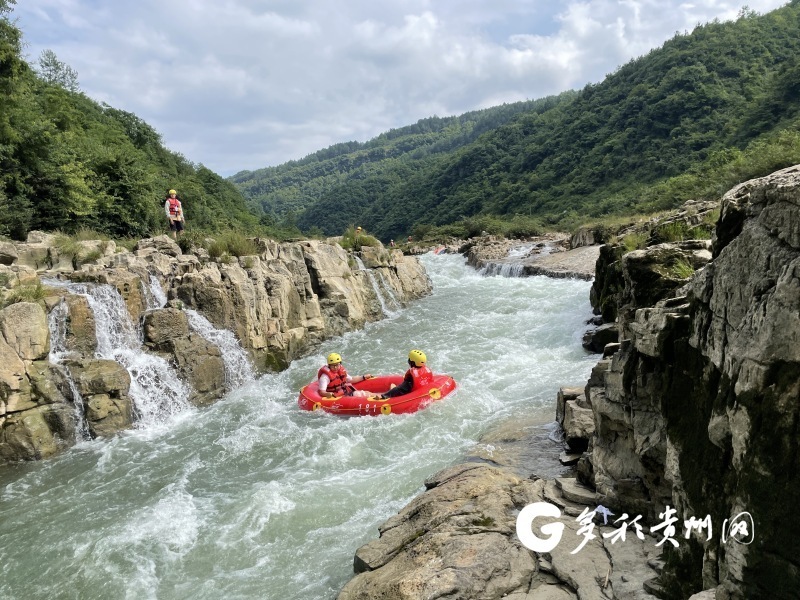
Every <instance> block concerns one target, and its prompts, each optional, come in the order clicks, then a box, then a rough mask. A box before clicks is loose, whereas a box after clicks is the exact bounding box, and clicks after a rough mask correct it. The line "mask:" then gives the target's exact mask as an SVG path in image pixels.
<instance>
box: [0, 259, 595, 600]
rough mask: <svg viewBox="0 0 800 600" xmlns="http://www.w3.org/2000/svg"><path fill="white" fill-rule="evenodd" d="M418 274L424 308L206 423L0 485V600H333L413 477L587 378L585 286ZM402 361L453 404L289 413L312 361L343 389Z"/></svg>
mask: <svg viewBox="0 0 800 600" xmlns="http://www.w3.org/2000/svg"><path fill="white" fill-rule="evenodd" d="M422 261H423V262H424V264H425V266H426V268H427V270H428V273H429V274H430V276H431V280H432V281H433V285H434V291H433V294H432V295H431V296H429V297H427V298H424V299H422V300H419V301H416V302H414V303H412V304H411V305H410V306H409V307H408V308H406V309H404V310H402V311H399V312H398V313H397V314H396V315H395V317H394V318H392V319H386V320H383V321H380V322H377V323H372V324H370V325H368V326H367V327H366V328H365V329H364V330H362V331H357V332H353V333H349V334H347V335H345V336H343V337H341V338H336V339H332V340H328V341H327V342H325V343H324V344H323V346H322V347H320V348H319V349H318V350H317V351H316V352H315V353H314V354H313V355H310V356H307V357H305V358H303V359H300V360H297V361H295V362H294V363H292V365H291V366H290V367H289V369H287V370H286V371H284V372H281V373H278V374H270V375H265V376H262V377H260V378H258V379H252V380H249V381H247V382H245V383H244V384H243V385H241V386H239V387H238V388H237V389H235V390H233V391H232V392H231V393H229V394H228V395H227V396H226V397H224V398H223V399H222V400H220V401H218V402H217V403H215V404H214V405H212V406H210V407H208V408H206V409H198V410H188V411H183V412H181V413H178V414H172V415H170V414H165V415H163V419H162V421H161V423H160V424H158V425H154V424H151V421H145V422H144V423H143V426H141V427H139V428H137V429H135V430H132V431H128V432H125V433H123V434H121V435H118V436H115V437H113V438H111V439H104V440H95V441H91V442H85V443H82V444H80V445H79V446H77V447H75V448H73V449H72V450H69V451H67V452H65V453H64V454H62V455H60V456H58V457H56V458H53V459H49V460H46V461H42V462H38V463H29V464H20V465H14V466H12V467H9V468H7V469H5V470H2V471H0V539H2V544H0V597H3V598H44V597H59V598H159V599H160V600H167V599H172V598H193V599H209V600H210V599H218V598H227V597H234V598H268V599H275V600H287V599H296V600H301V599H302V600H309V599H327V600H330V599H333V598H335V597H336V595H337V593H338V591H339V590H340V589H341V587H342V586H343V585H344V583H345V582H346V581H347V580H348V579H349V578H350V576H351V575H352V562H353V554H354V552H355V550H356V549H357V548H358V547H359V546H360V545H362V544H363V543H365V542H367V541H368V540H370V539H374V538H375V537H377V535H378V533H377V527H378V525H380V524H381V523H383V522H384V521H385V520H386V519H387V518H389V517H391V516H392V515H394V514H395V513H396V512H397V511H398V510H399V509H400V508H402V507H403V506H404V505H405V504H406V503H407V502H408V501H409V500H410V499H411V498H413V497H414V496H415V495H417V494H418V493H419V492H420V491H421V490H422V489H423V486H422V483H423V481H424V480H425V478H426V477H428V476H430V475H431V474H433V473H434V472H436V471H438V470H440V469H441V468H443V467H445V466H448V465H451V464H453V463H455V462H458V461H459V460H460V458H461V457H462V456H463V455H464V453H465V452H466V451H467V450H468V449H469V448H471V447H472V446H473V445H474V444H475V442H476V440H477V439H478V438H479V436H480V435H481V433H482V432H484V431H486V429H487V428H489V427H490V426H492V425H493V424H495V423H498V422H500V421H503V420H507V419H510V418H515V417H519V416H521V415H531V414H533V415H539V416H541V417H542V418H543V419H546V420H552V419H553V418H554V414H555V396H556V392H557V390H558V387H559V386H561V385H570V384H572V385H575V384H578V385H580V384H582V383H583V382H584V381H585V380H586V378H587V376H588V374H589V371H590V370H591V367H592V366H593V365H594V363H595V362H596V356H591V355H586V354H585V352H584V351H583V350H582V348H581V344H580V340H581V335H582V333H583V331H584V329H585V321H586V319H588V318H589V317H590V316H591V308H590V306H589V302H588V295H589V284H588V283H587V282H584V281H577V280H557V279H547V278H545V277H527V278H516V279H509V278H496V277H495V278H486V277H482V276H480V275H479V274H478V273H476V272H475V271H474V270H473V269H471V268H470V267H468V266H466V264H465V260H464V258H463V257H461V256H458V255H448V254H443V255H440V256H433V255H432V254H429V255H425V256H423V257H422ZM98 289H100V288H98ZM84 293H86V294H88V297H90V298H92V299H93V300H94V302H95V303H96V304H99V305H105V306H107V307H111V306H118V305H117V304H115V303H117V302H121V298H120V299H119V300H117V299H116V298H118V297H119V295H118V294H117V295H116V298H113V297H112V296H113V294H111V292H110V291H108V290H106V291H104V292H94V291H89V290H85V291H84ZM100 294H108V297H105V296H104V297H103V298H101V297H100ZM94 308H95V310H96V314H99V313H101V312H102V306H97V307H94ZM120 312H124V307H123V310H122V311H120ZM110 318H111V317H110V316H109V319H110ZM97 322H98V331H100V330H101V329H102V330H103V331H105V332H106V333H105V334H104V335H105V336H106V338H107V339H106V341H104V342H103V348H104V349H105V350H104V351H106V352H110V353H112V354H115V355H116V356H119V357H122V356H123V355H125V354H127V353H130V354H136V353H138V354H142V353H141V352H139V351H138V350H135V349H131V348H130V347H129V346H126V345H125V342H123V340H124V339H128V340H131V339H132V338H131V336H134V337H136V336H137V334H136V330H135V328H133V326H132V324H129V325H119V324H118V325H117V326H116V327H112V326H111V325H110V324H109V323H108V322H106V321H104V320H103V318H102V317H97ZM101 323H103V325H102V327H101ZM112 338H114V339H117V340H118V341H112ZM138 347H139V346H138V337H137V341H136V348H138ZM414 347H419V348H421V349H423V350H424V351H425V352H426V353H427V355H428V359H429V363H430V365H431V367H432V368H433V370H434V371H437V372H445V373H449V374H451V375H453V377H455V379H456V381H458V384H459V389H458V391H457V392H456V393H455V394H453V395H452V396H450V397H449V398H447V399H446V400H445V401H442V402H438V403H435V404H433V405H431V406H430V407H428V408H427V409H425V410H423V411H420V412H418V413H415V414H410V415H391V416H387V417H358V418H351V419H342V418H337V417H333V416H330V415H325V414H320V413H316V412H304V411H301V410H299V408H298V406H297V394H298V390H299V389H300V387H301V386H303V385H304V384H305V383H307V382H308V381H309V380H311V379H312V378H313V377H314V375H315V374H316V371H317V369H318V368H319V366H320V365H321V364H323V362H324V357H325V356H326V354H327V353H329V352H333V351H335V352H338V353H340V354H341V355H342V356H343V358H344V363H345V365H346V366H347V368H348V370H349V372H350V373H351V374H354V375H358V374H361V373H367V372H371V373H392V372H394V373H402V372H403V371H404V369H405V365H406V355H407V353H408V350H409V349H410V348H414ZM131 369H138V367H137V366H136V365H132V366H131ZM169 393H171V392H169V391H167V392H165V393H164V395H165V396H168V394H169ZM164 423H166V426H165V425H164Z"/></svg>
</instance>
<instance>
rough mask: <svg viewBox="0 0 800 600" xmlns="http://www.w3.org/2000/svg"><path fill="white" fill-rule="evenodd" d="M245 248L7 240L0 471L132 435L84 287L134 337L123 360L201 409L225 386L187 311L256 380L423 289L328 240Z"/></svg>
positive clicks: (403, 266)
mask: <svg viewBox="0 0 800 600" xmlns="http://www.w3.org/2000/svg"><path fill="white" fill-rule="evenodd" d="M254 243H255V245H256V247H257V248H258V254H255V255H252V256H241V257H238V258H236V257H231V258H230V259H228V260H225V261H211V260H208V258H207V257H200V256H196V255H191V254H184V253H183V252H182V251H181V249H180V247H178V245H177V244H176V243H175V242H173V241H172V240H171V239H170V238H169V237H167V236H160V237H157V238H152V239H146V240H141V241H140V242H139V243H138V244H137V245H136V247H135V248H134V250H133V251H132V252H129V251H127V250H125V249H124V248H118V247H116V246H115V244H114V243H113V242H107V241H96V242H79V243H75V244H69V245H67V244H64V243H63V242H60V241H59V238H58V237H57V236H54V235H49V234H45V233H41V232H32V233H31V234H30V236H29V238H28V241H27V242H25V243H10V242H3V243H2V247H0V301H2V302H3V303H5V304H8V306H6V307H5V308H3V309H2V310H0V462H2V461H14V460H30V459H39V458H44V457H47V456H52V455H53V454H55V453H56V452H58V451H59V450H61V449H63V448H65V447H68V446H70V445H72V444H74V443H75V441H76V440H77V439H79V438H80V436H81V435H88V436H89V437H97V436H107V435H113V434H114V433H116V432H117V431H120V430H122V429H125V428H129V427H131V426H132V425H133V424H134V420H135V417H136V407H135V406H134V404H135V403H134V402H133V401H132V398H131V396H130V387H131V374H130V373H129V371H128V370H127V369H126V368H125V367H124V366H122V365H120V364H119V363H118V362H115V360H110V359H111V358H112V357H111V356H108V354H109V352H108V348H104V349H103V351H104V352H105V354H106V356H103V357H102V358H101V357H99V356H98V355H99V354H100V350H101V348H100V344H99V338H100V337H103V339H104V340H105V342H106V345H107V344H108V343H110V342H108V339H107V338H108V337H109V332H104V331H100V328H99V324H98V320H97V319H96V316H97V315H96V314H95V310H96V309H95V308H93V306H91V302H90V301H89V300H90V298H89V296H88V294H87V293H85V292H86V291H87V290H89V289H102V290H104V292H103V293H104V294H105V295H104V296H103V300H102V301H100V304H101V305H102V306H103V308H104V309H107V310H111V311H113V310H118V312H117V313H116V315H115V317H114V319H112V320H114V321H115V322H117V323H118V327H119V328H122V329H125V328H126V327H129V328H131V329H132V331H131V332H129V333H131V335H132V339H133V340H134V341H133V342H129V343H130V344H132V347H131V348H129V349H128V350H135V351H137V352H142V353H145V352H146V353H149V354H152V355H155V356H160V357H162V358H163V359H165V360H166V363H165V364H169V365H170V366H171V368H173V369H174V370H175V372H176V373H177V376H178V377H179V378H180V380H181V381H182V383H183V384H184V385H186V386H188V388H189V394H188V401H189V402H190V403H191V404H194V405H196V406H202V405H206V404H208V403H210V402H213V401H214V400H215V399H217V398H219V397H221V396H222V395H223V394H224V393H225V392H226V391H227V390H229V389H230V385H231V383H230V381H229V378H227V377H226V367H225V364H224V360H223V356H222V354H221V352H220V349H219V347H218V346H217V345H216V344H215V343H214V342H212V341H210V340H207V339H205V338H204V337H203V336H202V335H201V334H200V333H199V332H198V331H196V330H194V329H193V328H192V327H190V324H189V322H188V321H187V313H186V309H193V310H195V311H197V313H199V314H200V315H201V316H202V317H203V318H205V319H207V321H209V322H210V324H211V326H212V327H214V328H217V329H219V330H229V331H231V332H233V334H234V335H235V337H236V339H237V340H238V343H239V344H240V345H241V347H242V348H243V349H244V350H245V351H246V352H247V353H248V355H249V361H250V362H251V364H252V365H253V367H254V368H255V371H256V372H265V371H270V370H279V369H283V368H285V367H286V366H287V365H288V364H289V363H290V362H291V361H292V360H293V359H295V358H297V357H299V356H302V355H304V354H306V353H308V352H310V351H311V350H313V348H315V347H316V346H317V345H318V344H319V343H320V342H321V341H322V340H325V339H327V338H330V337H333V336H338V335H341V334H342V333H344V332H347V331H352V330H355V329H359V328H361V327H363V326H364V325H365V324H366V323H368V322H370V321H375V320H378V319H381V318H383V317H384V314H383V310H382V307H381V299H380V298H379V295H383V294H388V295H390V296H391V297H392V298H394V299H396V300H397V301H399V302H400V303H401V304H403V305H405V304H407V303H408V302H410V301H412V300H414V299H416V298H420V297H422V296H424V295H426V294H428V293H430V290H431V284H430V280H429V279H428V276H427V274H426V273H425V270H424V268H423V267H422V265H421V264H420V263H419V261H418V260H417V259H416V258H414V257H406V256H404V255H403V254H402V252H400V251H396V250H395V251H392V250H387V249H385V248H383V247H382V246H377V247H364V248H363V249H362V250H361V251H360V252H358V253H357V254H355V255H354V254H351V253H348V252H346V251H345V250H343V249H342V248H341V246H339V245H338V244H337V243H335V241H334V240H330V241H304V242H295V243H277V242H274V241H271V240H262V239H256V240H254ZM78 283H80V284H84V285H85V287H83V288H80V289H81V290H82V292H84V293H81V292H79V291H77V288H76V287H75V285H76V284H78ZM98 286H99V287H98ZM103 286H105V287H103ZM161 296H163V298H162V297H161ZM165 303H167V306H164V304H165ZM2 305H3V304H2V303H0V306H2ZM123 313H124V314H123ZM126 323H130V325H125V324H126ZM137 331H138V332H140V335H139V337H140V338H141V340H143V343H142V341H140V340H139V337H137V335H136V332H137ZM118 333H119V332H117V333H115V334H114V335H112V336H111V337H114V336H117V334H118ZM117 337H118V336H117ZM55 338H58V339H57V340H56V339H55Z"/></svg>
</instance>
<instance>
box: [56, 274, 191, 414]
mask: <svg viewBox="0 0 800 600" xmlns="http://www.w3.org/2000/svg"><path fill="white" fill-rule="evenodd" d="M48 285H59V286H62V287H65V288H66V289H68V290H69V291H70V292H72V293H73V294H77V295H80V296H84V297H85V298H86V300H87V302H88V303H89V307H90V308H91V309H92V312H93V314H94V319H95V330H96V334H97V352H96V355H97V356H98V358H105V359H109V360H115V361H117V362H118V363H120V364H121V365H122V366H123V367H125V369H126V370H127V371H128V373H129V374H130V376H131V387H130V391H129V394H130V397H131V399H132V400H133V404H134V410H135V412H136V418H137V427H148V426H150V425H154V424H156V423H161V422H163V421H164V420H165V419H166V418H167V417H169V416H170V415H174V414H177V413H180V412H182V411H184V410H186V409H188V408H189V406H190V405H189V400H188V399H189V394H190V390H189V388H188V387H187V386H186V385H185V384H184V383H183V382H182V381H181V380H180V378H179V377H178V374H177V373H175V370H174V369H173V368H172V367H171V366H170V364H169V363H168V362H167V361H166V360H164V359H163V358H161V357H160V356H155V355H153V354H147V353H146V352H144V351H142V340H141V337H140V335H141V333H140V331H139V328H138V327H136V326H135V325H134V323H133V320H132V319H131V317H130V314H129V313H128V309H127V308H126V307H125V301H124V300H123V299H122V296H121V295H120V294H119V292H118V291H117V290H116V289H115V288H114V287H112V286H110V285H87V284H78V283H65V282H58V281H51V282H48Z"/></svg>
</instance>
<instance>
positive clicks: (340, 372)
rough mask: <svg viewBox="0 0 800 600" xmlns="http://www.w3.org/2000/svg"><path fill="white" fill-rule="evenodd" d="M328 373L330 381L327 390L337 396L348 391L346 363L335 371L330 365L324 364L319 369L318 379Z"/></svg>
mask: <svg viewBox="0 0 800 600" xmlns="http://www.w3.org/2000/svg"><path fill="white" fill-rule="evenodd" d="M323 375H327V376H328V379H329V380H330V383H328V389H327V391H329V392H331V393H332V394H333V395H335V396H344V395H345V394H346V393H347V371H346V370H345V368H344V365H342V366H341V367H339V368H338V369H336V371H334V370H333V369H331V368H330V367H328V365H322V366H321V367H320V369H319V371H317V379H319V378H320V377H322V376H323Z"/></svg>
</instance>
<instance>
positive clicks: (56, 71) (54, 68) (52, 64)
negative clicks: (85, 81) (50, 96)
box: [36, 50, 80, 92]
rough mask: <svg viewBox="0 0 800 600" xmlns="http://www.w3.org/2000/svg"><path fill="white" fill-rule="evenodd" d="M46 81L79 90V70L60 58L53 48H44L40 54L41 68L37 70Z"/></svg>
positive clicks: (71, 89) (74, 90) (70, 89)
mask: <svg viewBox="0 0 800 600" xmlns="http://www.w3.org/2000/svg"><path fill="white" fill-rule="evenodd" d="M36 72H37V73H38V75H39V77H41V78H42V79H43V80H44V81H45V82H46V83H49V84H51V85H57V86H59V87H62V88H64V89H65V90H69V91H70V92H79V91H80V86H79V85H78V72H77V71H76V70H75V69H73V68H72V67H70V66H69V65H68V64H67V63H64V62H61V61H60V60H58V57H57V56H56V53H55V52H53V51H52V50H42V53H41V54H40V55H39V68H38V69H37V71H36Z"/></svg>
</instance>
